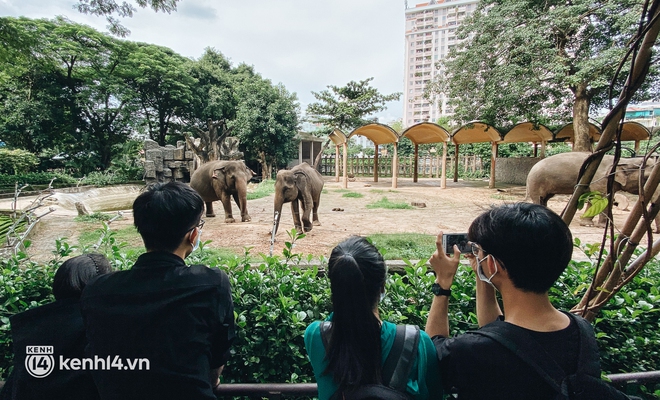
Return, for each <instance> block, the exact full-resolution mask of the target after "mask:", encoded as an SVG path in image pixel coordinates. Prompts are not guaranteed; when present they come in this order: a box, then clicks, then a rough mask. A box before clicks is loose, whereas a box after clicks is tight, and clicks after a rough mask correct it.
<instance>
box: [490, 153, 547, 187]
mask: <svg viewBox="0 0 660 400" xmlns="http://www.w3.org/2000/svg"><path fill="white" fill-rule="evenodd" d="M539 161H541V158H534V157H520V158H498V159H497V160H496V161H495V182H502V183H511V184H514V185H525V183H526V182H527V174H529V170H530V169H532V167H533V166H534V165H535V164H536V163H537V162H539Z"/></svg>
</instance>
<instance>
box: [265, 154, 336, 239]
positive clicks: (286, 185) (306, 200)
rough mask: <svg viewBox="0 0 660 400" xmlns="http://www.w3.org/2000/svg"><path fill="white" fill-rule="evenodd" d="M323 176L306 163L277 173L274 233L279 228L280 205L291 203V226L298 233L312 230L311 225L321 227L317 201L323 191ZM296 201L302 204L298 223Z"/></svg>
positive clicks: (298, 214)
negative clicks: (310, 215)
mask: <svg viewBox="0 0 660 400" xmlns="http://www.w3.org/2000/svg"><path fill="white" fill-rule="evenodd" d="M323 184H324V182H323V176H321V174H320V173H319V172H318V171H317V170H316V169H314V168H312V167H311V166H310V165H309V164H307V163H302V164H300V165H296V166H295V167H293V168H291V169H290V170H286V169H282V170H279V171H278V172H277V179H276V180H275V211H274V215H275V216H276V218H277V222H276V224H275V233H277V229H278V228H279V226H280V216H281V215H282V205H283V204H284V203H288V202H291V214H293V224H294V226H295V228H296V229H297V230H299V231H302V230H303V229H304V231H305V232H308V231H311V230H312V225H317V226H318V225H321V223H320V222H319V215H318V209H319V201H320V199H321V191H322V190H323ZM298 201H300V202H301V203H302V209H303V216H302V223H301V221H300V211H299V210H298ZM312 211H313V221H312V222H311V223H310V221H309V214H310V212H312Z"/></svg>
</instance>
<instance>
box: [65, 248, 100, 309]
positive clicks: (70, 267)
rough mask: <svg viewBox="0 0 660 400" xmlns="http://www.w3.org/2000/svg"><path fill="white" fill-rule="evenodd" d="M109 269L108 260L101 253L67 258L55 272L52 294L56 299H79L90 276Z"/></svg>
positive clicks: (92, 276) (93, 276) (90, 278)
mask: <svg viewBox="0 0 660 400" xmlns="http://www.w3.org/2000/svg"><path fill="white" fill-rule="evenodd" d="M110 271H112V267H111V266H110V262H109V261H108V259H107V258H105V256H104V255H102V254H97V253H89V254H83V255H81V256H77V257H72V258H69V259H68V260H66V261H64V262H63V263H62V265H60V267H59V268H58V269H57V272H55V278H54V279H53V295H54V296H55V299H56V300H62V299H79V298H80V295H81V294H82V291H83V289H84V288H85V286H87V283H88V282H89V281H90V280H92V278H95V277H96V276H98V275H102V274H107V273H108V272H110Z"/></svg>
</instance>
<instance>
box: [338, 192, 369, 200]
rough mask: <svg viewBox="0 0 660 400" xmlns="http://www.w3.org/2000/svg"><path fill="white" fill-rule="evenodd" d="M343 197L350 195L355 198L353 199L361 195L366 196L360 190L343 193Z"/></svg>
mask: <svg viewBox="0 0 660 400" xmlns="http://www.w3.org/2000/svg"><path fill="white" fill-rule="evenodd" d="M341 197H350V198H353V199H359V198H361V197H364V195H363V194H362V193H358V192H348V193H344V194H342V195H341Z"/></svg>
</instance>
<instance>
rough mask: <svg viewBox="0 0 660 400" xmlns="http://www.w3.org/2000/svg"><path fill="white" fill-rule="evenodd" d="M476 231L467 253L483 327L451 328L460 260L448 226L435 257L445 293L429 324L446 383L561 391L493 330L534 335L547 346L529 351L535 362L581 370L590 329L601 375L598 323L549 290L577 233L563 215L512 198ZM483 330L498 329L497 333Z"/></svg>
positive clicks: (550, 394)
mask: <svg viewBox="0 0 660 400" xmlns="http://www.w3.org/2000/svg"><path fill="white" fill-rule="evenodd" d="M468 239H469V240H470V242H471V243H469V244H470V246H471V253H469V254H468V255H467V258H468V259H469V261H470V265H471V267H472V269H473V270H474V271H475V273H476V275H477V284H476V298H477V306H476V313H477V319H478V323H479V326H480V327H481V328H480V329H479V330H477V331H474V332H467V333H465V334H462V335H458V336H456V337H453V338H450V336H449V319H448V303H449V293H450V289H451V286H452V283H453V280H454V275H455V274H456V270H457V268H458V265H459V257H460V252H459V250H458V248H457V247H456V246H455V247H454V254H453V256H452V257H448V256H447V255H446V254H445V253H444V250H443V248H442V233H440V234H439V235H438V238H437V243H438V250H437V251H436V252H435V253H434V254H433V256H432V257H431V259H430V264H431V266H432V267H433V270H434V272H435V274H436V282H435V284H434V287H435V289H434V292H435V293H436V294H437V295H436V296H435V298H434V299H433V303H432V305H431V310H430V312H429V316H428V321H427V324H426V332H427V333H428V334H429V336H431V337H432V338H433V342H434V344H435V347H436V350H437V353H438V358H439V361H440V370H441V376H442V382H443V384H444V385H445V388H446V389H448V390H449V389H453V391H456V392H457V393H458V398H459V399H508V400H511V399H552V398H555V396H556V390H555V389H554V388H553V387H552V386H551V384H549V383H548V381H547V380H545V379H544V378H543V377H542V375H541V374H540V373H537V371H535V370H534V368H532V367H530V364H529V363H527V362H526V361H523V360H522V359H521V358H520V357H519V356H518V355H516V354H514V352H512V351H511V350H510V349H509V348H507V347H506V346H504V345H503V344H502V343H500V342H499V341H498V340H494V339H493V338H492V335H500V337H504V338H506V340H508V341H509V342H510V343H516V346H519V348H520V349H524V348H527V347H523V343H521V342H525V343H533V346H535V347H534V348H536V349H539V351H538V352H536V353H535V352H532V354H526V357H528V358H529V359H531V360H532V361H533V362H540V360H541V359H542V358H543V360H546V359H552V361H554V362H555V363H556V365H558V366H559V367H560V368H561V370H562V372H563V373H564V374H565V375H571V374H575V373H576V370H577V368H578V360H580V361H582V357H581V356H580V346H581V336H584V338H583V339H584V342H583V343H585V342H588V344H589V346H584V347H585V348H587V347H588V350H589V351H590V353H588V354H589V360H588V361H589V363H590V365H594V366H595V369H597V371H595V373H594V375H597V379H599V378H600V367H599V364H598V352H597V348H596V343H595V336H594V333H593V329H591V326H590V325H589V324H588V322H586V321H584V320H582V319H581V318H580V317H577V316H574V315H571V314H568V313H565V312H562V311H559V310H557V309H556V308H555V307H554V306H553V305H552V304H551V303H550V299H549V296H548V291H549V289H550V288H551V287H552V285H553V284H554V283H555V281H556V280H557V279H558V278H559V276H560V275H561V274H562V272H563V271H564V269H566V267H567V265H568V263H569V261H570V260H571V256H572V252H573V239H572V235H571V232H570V230H569V229H568V227H567V226H566V224H565V223H564V222H563V221H562V219H561V218H560V217H559V216H558V215H557V214H555V213H554V212H553V211H551V210H550V209H548V208H546V207H544V206H540V205H536V204H530V203H516V204H505V205H502V206H498V207H494V208H492V209H490V210H488V211H486V212H484V213H483V214H481V215H480V216H478V217H477V218H476V219H475V220H474V221H473V222H472V224H471V226H470V228H469V231H468ZM496 291H499V292H500V295H501V299H502V306H503V311H504V312H502V309H501V308H500V305H499V303H498V301H497V298H496ZM585 326H586V327H585ZM480 331H481V332H482V334H479V332H480ZM483 332H493V333H492V334H491V336H490V337H489V336H487V335H484V334H483ZM525 346H526V345H525ZM523 351H524V350H523ZM585 351H586V350H585ZM541 353H543V355H542V354H541ZM545 353H547V354H545ZM534 360H537V361H534ZM546 361H547V360H546Z"/></svg>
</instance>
